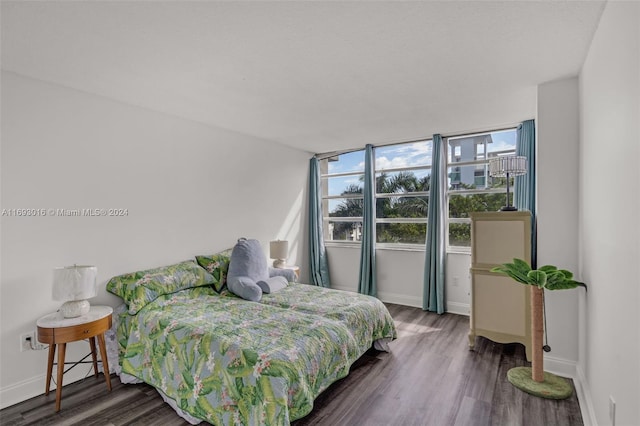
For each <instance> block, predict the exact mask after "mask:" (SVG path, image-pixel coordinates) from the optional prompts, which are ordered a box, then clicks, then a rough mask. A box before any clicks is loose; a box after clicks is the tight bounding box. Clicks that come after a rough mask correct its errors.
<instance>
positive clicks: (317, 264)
mask: <svg viewBox="0 0 640 426" xmlns="http://www.w3.org/2000/svg"><path fill="white" fill-rule="evenodd" d="M309 269H310V273H311V282H312V283H313V284H314V285H317V286H320V287H331V280H330V278H329V263H328V262H327V249H326V248H325V246H324V236H323V234H322V198H321V186H320V167H319V166H318V159H317V158H316V157H313V158H311V161H310V164H309Z"/></svg>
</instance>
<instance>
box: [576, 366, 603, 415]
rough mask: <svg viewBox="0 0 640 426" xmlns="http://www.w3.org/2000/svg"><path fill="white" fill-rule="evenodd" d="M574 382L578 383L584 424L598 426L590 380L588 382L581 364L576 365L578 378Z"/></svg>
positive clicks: (577, 388)
mask: <svg viewBox="0 0 640 426" xmlns="http://www.w3.org/2000/svg"><path fill="white" fill-rule="evenodd" d="M574 382H575V384H576V393H577V394H578V401H579V402H580V412H581V413H582V421H583V422H584V426H597V425H598V421H597V419H596V410H595V408H594V407H593V399H592V398H591V391H590V390H589V382H587V378H586V377H585V375H584V371H582V368H580V365H578V366H576V378H575V379H574Z"/></svg>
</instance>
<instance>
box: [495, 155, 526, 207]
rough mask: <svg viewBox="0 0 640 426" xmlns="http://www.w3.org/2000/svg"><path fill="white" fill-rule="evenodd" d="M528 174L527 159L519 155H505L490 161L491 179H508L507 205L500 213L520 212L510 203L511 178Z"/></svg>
mask: <svg viewBox="0 0 640 426" xmlns="http://www.w3.org/2000/svg"><path fill="white" fill-rule="evenodd" d="M526 173H527V157H523V156H518V155H503V156H500V157H494V158H492V159H491V160H489V175H490V176H491V177H506V178H507V203H506V205H505V206H503V207H502V208H501V209H500V211H515V210H518V209H517V208H515V207H514V206H512V205H511V203H510V201H509V177H510V176H521V175H524V174H526Z"/></svg>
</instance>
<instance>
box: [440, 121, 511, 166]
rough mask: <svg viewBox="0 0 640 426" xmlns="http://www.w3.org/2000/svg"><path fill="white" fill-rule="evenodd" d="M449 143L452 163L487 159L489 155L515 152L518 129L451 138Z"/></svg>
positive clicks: (448, 156) (449, 158)
mask: <svg viewBox="0 0 640 426" xmlns="http://www.w3.org/2000/svg"><path fill="white" fill-rule="evenodd" d="M448 143H449V149H448V155H447V161H448V162H449V163H450V164H451V163H460V162H465V161H478V160H486V159H487V156H488V157H489V158H491V157H494V156H495V155H497V154H498V153H501V154H505V153H514V152H515V149H516V129H509V130H503V131H500V132H491V133H484V134H478V135H471V136H461V137H459V138H449V139H448Z"/></svg>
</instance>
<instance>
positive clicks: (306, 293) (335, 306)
mask: <svg viewBox="0 0 640 426" xmlns="http://www.w3.org/2000/svg"><path fill="white" fill-rule="evenodd" d="M227 295H231V293H227ZM231 296H232V295H231ZM260 303H261V304H265V305H270V306H277V307H280V308H286V309H292V310H295V311H300V312H304V313H306V314H314V315H320V316H322V317H324V318H329V319H333V320H337V321H339V322H340V323H342V324H344V325H345V326H346V327H347V328H348V329H349V331H350V332H351V334H352V335H353V336H354V337H355V338H356V342H357V344H358V345H359V350H360V351H361V352H362V353H364V352H365V351H367V349H369V348H370V347H371V344H372V343H373V341H375V340H378V339H381V338H394V339H395V337H396V329H395V325H394V322H393V318H392V317H391V315H390V314H389V311H388V310H387V308H386V307H385V306H384V304H383V303H382V302H381V301H380V300H379V299H376V298H375V297H371V296H365V295H362V294H358V293H353V292H349V291H341V290H334V289H328V288H323V287H317V286H313V285H309V284H301V283H289V285H288V286H287V287H285V288H284V289H282V290H280V291H278V292H276V293H271V294H263V295H262V299H261V300H260Z"/></svg>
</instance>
